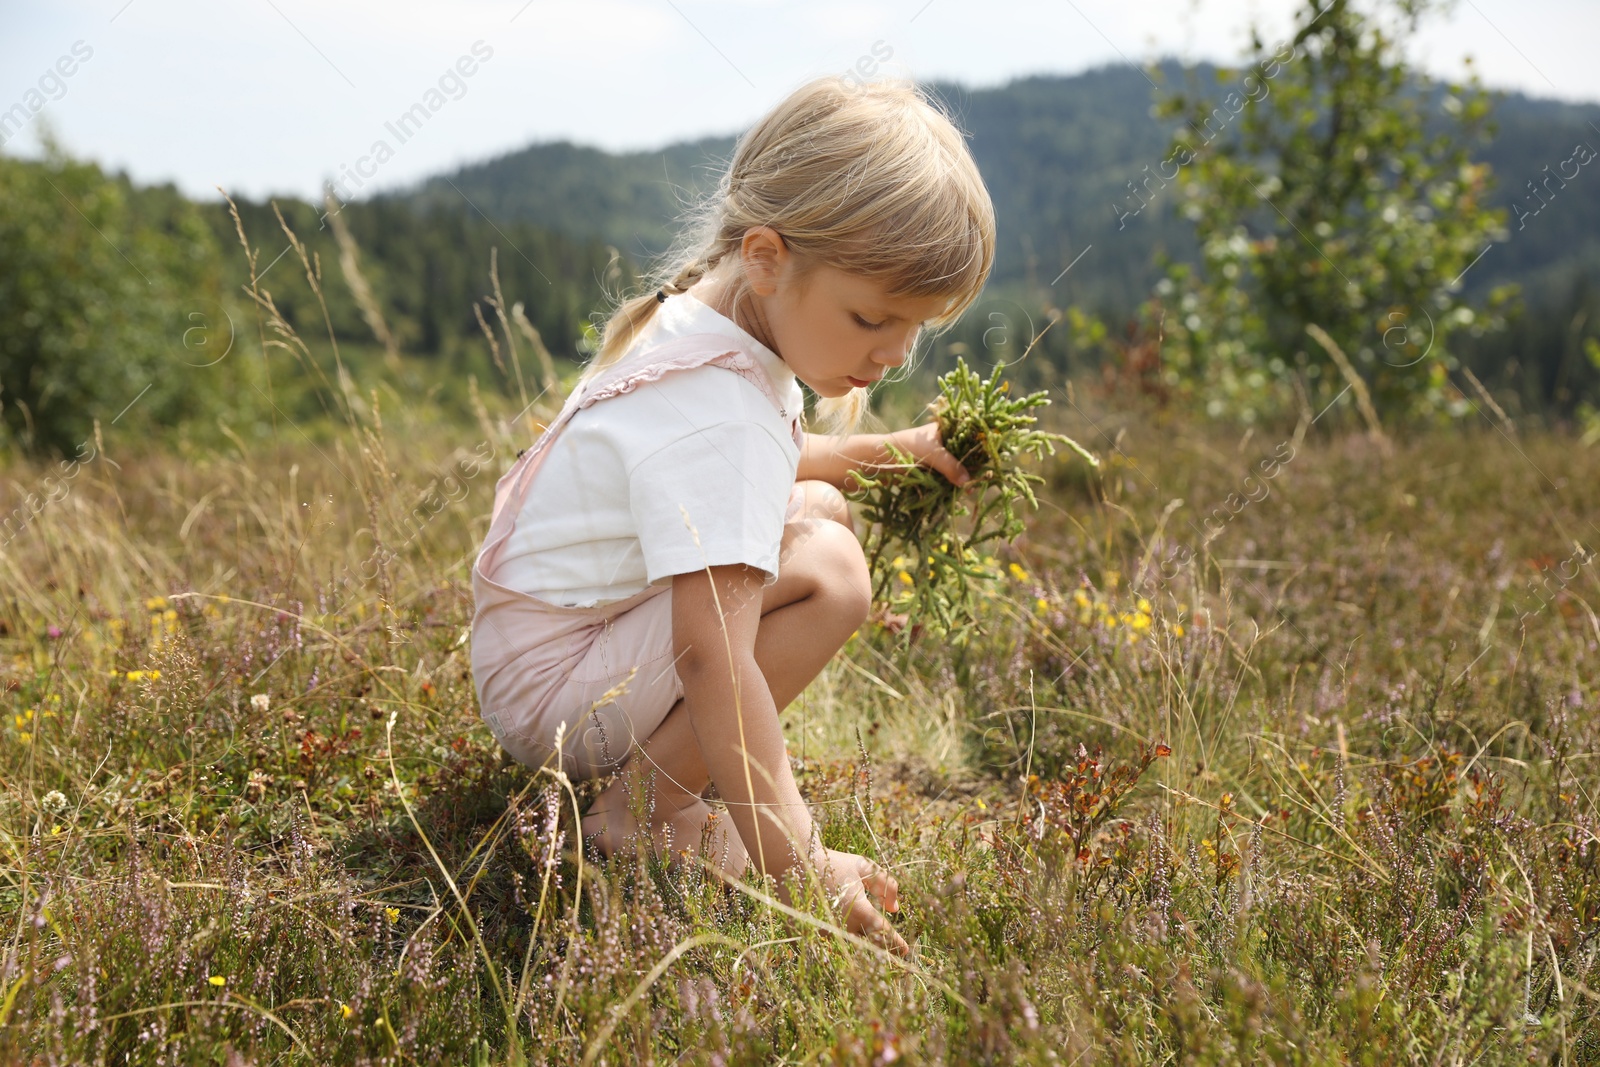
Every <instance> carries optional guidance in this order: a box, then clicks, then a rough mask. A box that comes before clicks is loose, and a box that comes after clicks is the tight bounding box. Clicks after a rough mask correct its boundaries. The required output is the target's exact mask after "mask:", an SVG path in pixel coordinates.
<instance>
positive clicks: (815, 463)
mask: <svg viewBox="0 0 1600 1067" xmlns="http://www.w3.org/2000/svg"><path fill="white" fill-rule="evenodd" d="M890 442H893V443H894V444H895V446H896V447H898V448H899V449H900V450H901V451H903V452H907V453H909V454H910V455H911V456H912V457H913V458H915V459H916V460H917V462H919V463H921V464H922V465H923V466H924V467H931V468H933V469H934V470H936V471H938V472H939V473H940V474H942V475H944V476H945V477H946V478H949V479H950V480H951V481H952V482H954V483H955V484H956V485H961V484H963V483H965V482H966V481H967V480H968V479H969V477H970V475H968V474H967V469H966V468H965V467H963V466H962V465H961V464H960V463H958V462H956V457H955V456H953V455H951V454H950V452H949V451H948V450H947V449H946V448H945V447H944V445H943V444H942V443H941V442H940V440H939V426H938V424H937V423H932V422H928V423H923V424H922V425H921V426H913V427H910V428H909V429H905V430H896V431H895V432H894V433H855V434H850V435H849V436H847V437H843V438H839V437H831V436H828V435H826V434H816V433H808V434H806V437H805V444H804V445H803V446H802V447H801V449H800V467H799V469H798V470H797V471H796V473H795V481H797V482H798V481H806V480H815V481H819V482H827V483H828V484H829V485H831V486H833V487H834V488H836V489H849V488H851V487H852V484H851V482H850V478H849V475H850V472H851V471H853V470H863V469H869V468H872V467H878V466H884V465H886V464H893V463H894V462H895V459H894V457H893V456H892V455H891V454H890V452H889V448H888V445H889V443H890Z"/></svg>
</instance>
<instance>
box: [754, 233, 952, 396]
mask: <svg viewBox="0 0 1600 1067" xmlns="http://www.w3.org/2000/svg"><path fill="white" fill-rule="evenodd" d="M742 251H743V253H744V261H745V269H746V271H747V272H748V275H749V277H750V281H751V285H752V287H753V289H754V293H755V295H754V298H753V305H754V307H753V308H752V309H751V310H752V314H753V316H754V317H755V318H756V319H757V320H759V321H757V322H755V323H752V324H751V325H746V324H744V323H740V325H741V326H742V327H744V329H746V330H747V331H748V332H750V333H751V334H752V335H753V336H755V337H756V338H757V339H758V340H760V341H761V343H762V344H765V345H766V346H767V347H768V348H770V349H772V350H773V351H774V352H776V353H777V354H778V355H779V356H780V357H782V359H783V361H784V362H785V363H787V364H788V365H789V369H790V370H792V371H794V374H795V377H797V378H799V379H800V380H801V381H802V382H805V383H806V385H808V386H810V387H811V390H812V392H814V393H816V394H817V395H818V396H824V397H839V396H844V395H845V394H846V393H848V392H850V390H851V389H859V388H862V387H864V386H867V385H870V384H872V383H873V382H875V381H877V380H878V379H879V378H882V377H883V376H884V375H885V374H887V373H888V372H889V371H890V370H892V369H894V368H895V367H898V366H901V365H902V364H904V363H905V362H906V360H907V359H909V358H910V356H911V351H912V349H913V347H915V345H916V341H917V336H918V334H919V333H920V331H921V329H922V327H923V325H925V324H926V323H927V321H928V320H930V319H933V318H935V317H937V316H938V315H939V314H940V313H941V312H943V311H944V310H945V309H946V308H947V307H948V306H949V303H950V300H949V298H948V297H920V298H916V297H892V296H890V295H888V294H887V293H885V292H884V290H883V288H882V286H881V285H880V284H879V283H877V282H876V281H873V280H872V279H870V278H866V277H863V276H861V275H856V274H849V273H846V272H845V271H841V270H839V269H837V268H835V267H828V266H819V267H817V268H816V269H814V270H813V271H812V272H811V274H810V275H809V276H808V277H806V278H805V279H804V280H803V281H799V280H797V279H796V278H795V276H794V272H795V267H796V265H797V264H796V261H795V258H794V256H793V254H792V253H790V252H789V250H788V248H786V247H785V246H784V244H783V239H782V238H781V237H780V236H779V235H778V234H777V232H776V231H774V230H772V229H771V228H770V227H759V228H756V229H752V230H751V231H750V232H749V233H747V234H746V235H745V240H744V244H743V246H742ZM752 326H753V327H756V328H752Z"/></svg>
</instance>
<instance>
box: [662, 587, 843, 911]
mask: <svg viewBox="0 0 1600 1067" xmlns="http://www.w3.org/2000/svg"><path fill="white" fill-rule="evenodd" d="M763 588H764V587H763V583H762V577H761V572H759V571H757V570H755V569H754V568H752V567H747V566H745V565H744V564H730V565H727V566H718V567H708V568H706V569H705V570H703V571H695V572H692V573H689V574H680V575H677V576H676V577H675V578H673V580H672V637H673V645H674V651H675V653H676V654H677V656H678V661H677V665H678V677H679V678H681V679H682V680H683V699H684V710H685V711H687V712H688V714H689V721H690V724H691V725H692V726H693V729H694V734H695V739H696V741H697V742H698V743H699V746H700V753H701V758H702V759H704V761H705V766H706V770H707V771H709V772H710V774H711V780H712V781H713V782H714V783H716V787H717V792H718V793H719V794H720V795H721V797H722V799H723V800H724V801H725V802H726V803H727V805H728V814H729V815H730V816H731V817H732V819H733V823H734V828H735V829H736V830H737V831H738V833H739V837H740V839H741V840H742V841H743V842H744V844H745V848H746V850H747V851H748V852H749V854H750V857H751V859H753V860H754V861H755V863H756V864H757V866H758V868H759V869H760V870H761V871H763V872H764V873H768V874H772V875H775V876H780V877H779V882H780V884H782V878H781V875H782V873H783V872H784V871H785V870H787V869H789V868H790V867H792V866H794V864H795V861H796V860H801V861H804V860H806V859H807V858H813V857H809V855H808V852H809V851H811V850H814V848H813V845H812V841H811V811H810V809H809V808H807V807H806V803H805V800H804V799H803V798H802V797H801V796H800V790H799V788H798V787H797V786H796V785H795V782H794V774H793V772H792V771H791V770H790V767H789V757H788V753H787V752H786V751H785V749H784V744H783V728H782V726H781V725H780V724H779V722H778V710H777V707H776V706H775V705H774V703H773V700H772V692H771V690H770V689H769V688H768V687H767V681H766V678H765V677H764V676H763V674H762V673H761V668H760V667H759V666H758V665H757V663H756V658H755V644H756V628H757V626H758V624H759V623H760V621H761V603H762V590H763ZM791 841H793V842H794V843H795V844H794V845H793V846H791V844H790V842H791Z"/></svg>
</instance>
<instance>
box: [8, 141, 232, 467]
mask: <svg viewBox="0 0 1600 1067" xmlns="http://www.w3.org/2000/svg"><path fill="white" fill-rule="evenodd" d="M44 140H45V148H46V156H45V159H44V160H43V161H39V162H31V161H23V160H16V159H6V158H0V203H4V204H5V210H4V211H3V212H0V327H3V328H0V444H3V443H5V442H6V441H7V439H8V438H9V439H10V440H11V441H12V442H14V443H16V444H18V445H20V446H21V447H23V448H27V449H30V450H34V451H41V452H56V453H63V454H72V453H76V452H77V451H78V448H79V445H80V444H82V443H83V442H84V441H85V440H86V439H87V438H88V436H89V435H90V434H91V433H92V432H93V426H94V424H95V422H96V421H98V422H99V423H100V425H101V427H102V428H103V429H109V427H110V426H111V425H112V424H113V422H115V423H116V424H117V425H118V427H119V429H122V430H126V429H129V428H132V427H136V426H138V427H147V426H150V425H171V424H173V423H175V422H177V421H179V420H181V419H184V418H189V417H193V416H195V415H198V414H201V413H202V412H204V411H207V410H210V408H211V405H212V403H213V401H214V400H215V399H216V398H218V397H219V396H220V395H221V394H222V392H223V389H224V385H223V383H222V382H221V380H220V379H221V378H222V376H223V375H224V374H228V373H229V372H230V371H231V370H232V369H233V368H232V367H228V366H226V365H222V366H219V364H221V363H222V357H223V354H224V353H225V352H226V346H227V345H228V343H229V340H230V337H231V332H232V326H231V325H230V323H229V321H228V318H229V310H228V308H227V307H225V306H224V302H223V294H222V292H221V291H220V282H219V279H220V276H221V272H220V270H219V269H218V249H217V248H216V244H215V241H214V240H213V238H212V235H211V233H210V231H209V230H208V228H207V227H206V225H205V223H204V221H203V220H202V219H201V218H200V216H199V214H198V213H197V212H196V211H195V209H194V207H193V205H192V204H190V203H189V202H188V201H186V200H184V199H183V197H182V196H180V195H179V194H178V193H177V191H176V190H175V189H171V188H170V187H165V188H157V189H148V190H142V191H136V190H134V189H133V188H132V186H131V184H130V183H129V182H128V181H127V180H126V179H125V178H121V179H120V180H118V179H112V178H108V177H106V176H105V175H103V174H102V173H101V172H100V169H99V168H98V167H96V166H95V165H93V164H90V163H79V162H74V161H71V160H68V159H66V158H65V157H64V156H63V155H62V153H61V151H60V149H59V147H58V146H57V145H56V144H55V142H54V140H53V139H52V138H51V137H50V136H49V134H48V131H46V134H45V137H44ZM233 318H234V321H236V322H238V323H239V324H240V325H243V322H244V320H243V319H241V318H239V317H238V315H237V313H236V311H235V313H234V315H233ZM235 384H237V383H235Z"/></svg>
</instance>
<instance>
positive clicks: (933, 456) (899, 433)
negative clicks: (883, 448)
mask: <svg viewBox="0 0 1600 1067" xmlns="http://www.w3.org/2000/svg"><path fill="white" fill-rule="evenodd" d="M884 440H885V441H886V442H888V443H890V444H893V445H894V446H895V447H896V448H898V449H900V450H901V451H902V452H905V453H907V454H908V455H910V456H911V458H913V459H915V460H916V461H917V463H918V465H919V466H923V467H929V468H931V469H933V470H936V471H938V472H939V473H940V474H942V475H944V476H945V477H946V478H948V479H949V480H950V482H951V484H952V485H966V484H967V483H968V482H970V481H971V480H972V475H971V474H969V473H967V468H965V467H963V466H962V465H961V462H960V461H959V460H957V459H956V457H955V456H954V455H953V454H951V452H950V450H949V449H947V448H945V447H944V442H943V441H942V440H941V439H940V437H939V424H938V423H937V422H925V423H923V424H922V425H921V426H913V427H911V428H909V429H906V430H896V431H895V432H894V433H890V434H884Z"/></svg>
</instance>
